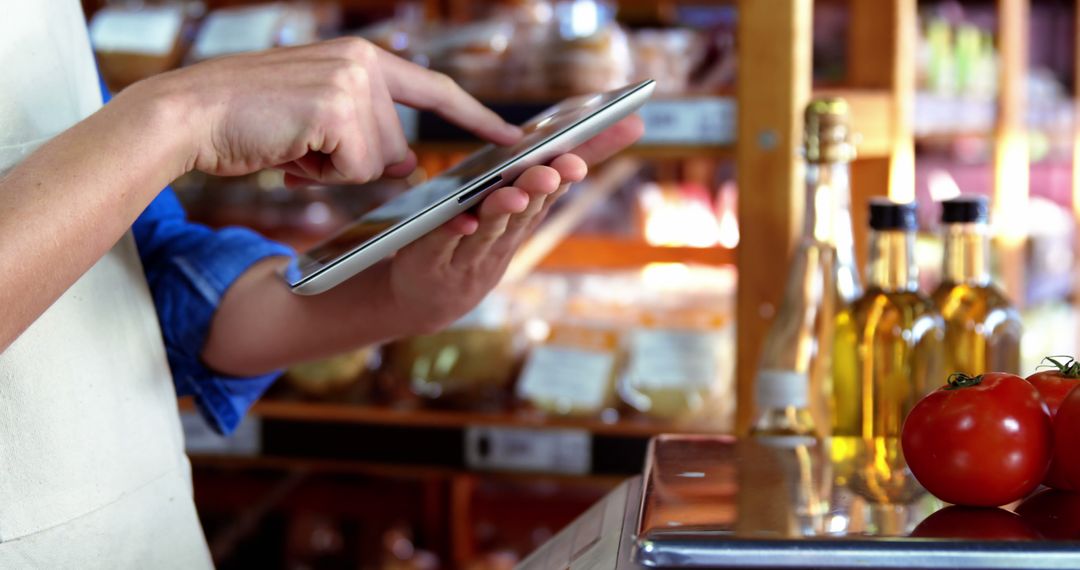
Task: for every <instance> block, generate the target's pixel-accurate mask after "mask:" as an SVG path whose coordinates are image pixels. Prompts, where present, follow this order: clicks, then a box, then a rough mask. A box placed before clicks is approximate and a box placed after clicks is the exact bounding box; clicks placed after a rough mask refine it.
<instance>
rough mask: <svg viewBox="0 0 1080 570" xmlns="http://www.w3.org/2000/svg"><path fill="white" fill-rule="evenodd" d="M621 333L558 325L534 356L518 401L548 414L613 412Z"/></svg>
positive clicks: (520, 385)
mask: <svg viewBox="0 0 1080 570" xmlns="http://www.w3.org/2000/svg"><path fill="white" fill-rule="evenodd" d="M619 354H620V351H619V333H618V331H616V330H614V329H613V328H611V327H610V326H608V327H605V326H603V325H601V324H598V323H593V324H591V325H589V324H585V323H577V324H570V323H566V324H558V325H556V326H555V327H553V328H552V330H551V337H550V338H549V339H548V341H547V342H545V343H544V344H542V345H540V346H537V347H535V348H534V349H533V350H532V352H531V353H530V354H529V357H528V359H527V360H526V362H525V366H524V369H523V370H522V372H521V378H520V379H519V381H518V386H517V395H518V397H519V398H521V399H522V400H524V401H527V402H529V403H530V404H532V405H533V406H534V407H536V408H538V409H540V410H543V411H544V412H547V413H549V414H555V415H565V416H589V415H597V414H600V413H601V412H603V411H604V410H607V409H613V408H614V406H615V404H616V402H617V398H616V395H615V373H616V371H617V364H618V360H619Z"/></svg>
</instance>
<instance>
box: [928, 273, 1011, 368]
mask: <svg viewBox="0 0 1080 570" xmlns="http://www.w3.org/2000/svg"><path fill="white" fill-rule="evenodd" d="M932 298H933V301H934V304H935V305H936V306H937V307H938V310H939V311H941V316H942V318H943V319H944V321H945V350H944V360H945V362H944V366H945V370H946V373H947V374H950V373H953V372H963V373H965V374H967V375H969V376H975V375H978V374H982V373H984V372H1010V373H1012V374H1018V373H1019V372H1020V335H1021V333H1022V328H1021V325H1020V317H1019V315H1018V314H1017V312H1016V310H1015V309H1013V307H1012V305H1010V304H1009V301H1008V300H1007V299H1006V298H1005V297H1004V295H1002V294H1001V293H1000V292H999V291H998V290H997V289H995V288H993V287H988V286H979V285H969V284H964V283H959V284H957V283H949V282H945V283H942V284H941V286H940V287H938V289H937V290H936V291H935V292H934V295H933V297H932Z"/></svg>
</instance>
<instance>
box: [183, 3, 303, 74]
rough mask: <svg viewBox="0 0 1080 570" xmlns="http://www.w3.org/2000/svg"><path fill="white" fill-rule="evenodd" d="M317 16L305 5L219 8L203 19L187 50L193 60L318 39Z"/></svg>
mask: <svg viewBox="0 0 1080 570" xmlns="http://www.w3.org/2000/svg"><path fill="white" fill-rule="evenodd" d="M318 30H319V18H318V16H317V14H316V11H315V8H314V6H311V5H306V4H283V3H271V4H259V5H254V6H239V7H230V8H220V9H218V10H214V11H212V12H210V14H209V15H207V17H206V19H205V20H204V21H203V22H202V25H201V26H200V28H199V31H198V34H197V35H196V37H195V43H194V45H192V47H191V51H190V52H189V53H188V56H187V58H188V60H190V61H192V62H196V61H202V60H206V59H211V58H214V57H220V56H224V55H231V54H237V53H244V52H250V51H260V50H265V49H270V48H272V47H277V46H289V45H301V44H307V43H312V42H314V41H316V40H318V39H319V33H318Z"/></svg>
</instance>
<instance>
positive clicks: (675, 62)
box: [632, 29, 703, 95]
mask: <svg viewBox="0 0 1080 570" xmlns="http://www.w3.org/2000/svg"><path fill="white" fill-rule="evenodd" d="M632 49H633V55H634V57H633V64H634V78H633V81H644V80H645V79H655V80H656V89H657V91H656V93H657V94H658V95H661V94H663V95H669V94H681V93H685V92H687V90H688V89H689V86H690V73H691V71H693V68H694V65H695V64H696V63H698V61H699V59H700V58H701V57H703V53H702V52H703V46H702V45H701V40H700V38H698V37H697V35H696V34H695V33H694V31H693V30H689V29H672V30H641V31H639V32H636V33H635V34H634V35H633V39H632Z"/></svg>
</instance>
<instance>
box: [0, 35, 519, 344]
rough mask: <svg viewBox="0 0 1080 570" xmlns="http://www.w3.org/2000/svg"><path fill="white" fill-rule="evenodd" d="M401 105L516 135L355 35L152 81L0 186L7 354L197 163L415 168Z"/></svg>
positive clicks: (365, 172)
mask: <svg viewBox="0 0 1080 570" xmlns="http://www.w3.org/2000/svg"><path fill="white" fill-rule="evenodd" d="M395 101H398V102H402V103H406V104H410V105H414V106H417V107H421V108H431V109H433V110H435V111H436V112H438V113H440V114H443V115H444V116H446V117H447V118H448V119H450V120H451V121H454V122H456V123H458V124H460V125H462V126H464V127H466V128H468V129H470V130H472V131H473V132H475V133H476V134H478V135H480V136H482V137H484V138H487V139H488V140H491V141H493V142H499V143H508V142H512V141H514V140H516V138H517V137H518V136H519V132H518V130H517V129H516V127H512V126H510V125H507V124H506V123H504V122H503V121H502V120H501V119H499V118H498V116H497V115H495V114H494V113H492V112H491V111H490V110H488V109H487V108H485V107H484V106H483V105H481V104H480V103H478V102H477V101H475V100H474V99H472V98H471V97H469V96H468V95H467V94H465V92H464V91H462V90H461V88H460V87H458V86H457V85H456V84H454V83H453V82H452V81H450V80H449V79H448V78H446V77H445V76H443V75H440V74H437V73H433V72H431V71H428V70H425V69H422V68H420V67H418V66H416V65H414V64H412V63H409V62H406V61H403V60H400V59H398V58H395V57H393V56H391V55H389V54H387V53H385V52H382V51H381V50H378V49H377V48H375V47H373V46H372V45H371V44H369V43H367V42H364V41H362V40H358V39H355V38H352V39H343V40H338V41H332V42H325V43H322V44H315V45H311V46H303V47H297V48H288V49H279V50H272V51H270V52H265V53H260V54H248V55H241V56H234V57H229V58H222V59H219V60H213V61H209V62H206V63H203V64H199V65H195V66H192V67H189V68H185V69H182V70H178V71H174V72H170V73H166V74H162V75H159V76H156V77H154V78H151V79H149V80H146V81H143V82H140V83H138V84H136V85H134V86H132V87H130V88H129V89H127V90H125V91H124V92H123V93H121V94H120V95H119V96H117V97H116V98H115V99H114V100H113V102H112V103H111V104H109V105H108V106H106V107H105V108H103V109H101V110H100V111H98V112H97V113H95V114H94V115H92V116H91V117H89V118H87V119H85V120H84V121H82V122H80V123H78V124H77V125H75V126H73V127H72V128H71V129H69V130H67V131H65V132H64V133H62V134H61V135H59V136H57V137H56V138H54V139H53V140H52V141H50V142H49V143H47V144H46V145H44V146H43V147H42V148H40V149H38V151H37V152H35V153H34V154H32V155H31V156H30V157H28V158H27V159H26V160H25V161H23V162H22V163H21V164H19V165H18V166H16V167H15V168H14V169H12V170H11V171H10V172H8V173H7V175H5V176H4V177H3V179H0V265H2V266H3V267H4V268H5V271H4V272H3V274H2V275H0V350H3V349H5V348H6V347H7V346H8V345H10V344H11V343H12V342H13V341H14V340H15V339H16V338H17V337H18V336H19V335H20V334H21V333H22V331H24V330H25V329H26V328H27V327H28V326H30V324H31V323H32V322H33V321H34V320H35V319H36V318H37V317H38V316H39V315H40V314H41V313H42V312H43V311H44V310H45V309H46V308H47V307H48V306H49V305H51V304H52V303H53V302H54V301H55V300H56V299H57V298H58V297H59V295H60V294H61V293H63V291H65V290H66V289H67V288H68V287H70V286H71V284H72V283H74V282H75V280H76V279H78V278H79V276H81V275H82V274H83V273H84V272H85V271H86V270H87V269H89V268H90V266H92V265H93V264H94V263H95V262H96V261H97V260H98V259H100V258H101V256H102V255H104V254H105V252H106V251H108V249H109V248H110V247H111V246H112V245H113V244H115V243H116V241H117V240H118V239H119V238H120V237H121V236H122V235H123V233H124V232H125V231H127V229H128V228H129V227H130V226H131V224H132V223H133V222H134V220H135V219H136V217H137V216H138V214H139V213H140V212H141V211H142V210H143V209H144V208H145V207H146V206H147V204H149V202H150V200H151V199H152V198H153V197H154V195H155V194H156V193H157V192H159V191H160V189H161V188H162V187H163V186H165V185H166V184H168V183H169V182H170V181H171V180H173V179H174V178H176V177H177V176H179V175H181V174H183V173H184V172H186V171H188V170H191V169H193V168H195V169H199V170H203V171H205V172H209V173H211V174H219V175H238V174H245V173H250V172H255V171H257V170H260V169H263V168H272V167H278V168H281V169H283V170H285V171H286V172H287V173H288V175H289V176H290V177H291V179H293V180H297V179H307V180H315V181H319V182H325V183H336V182H365V181H368V180H372V179H374V178H378V177H379V176H381V175H383V174H384V173H389V174H397V173H405V172H408V171H409V170H411V169H412V168H413V167H414V166H415V160H416V158H415V155H413V154H412V153H411V151H409V148H408V145H407V144H406V142H405V137H404V134H403V133H402V131H401V126H400V125H399V124H398V119H397V114H396V113H395V112H394V107H393V104H394V102H395Z"/></svg>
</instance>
